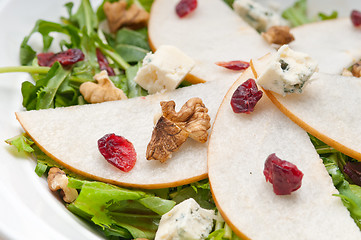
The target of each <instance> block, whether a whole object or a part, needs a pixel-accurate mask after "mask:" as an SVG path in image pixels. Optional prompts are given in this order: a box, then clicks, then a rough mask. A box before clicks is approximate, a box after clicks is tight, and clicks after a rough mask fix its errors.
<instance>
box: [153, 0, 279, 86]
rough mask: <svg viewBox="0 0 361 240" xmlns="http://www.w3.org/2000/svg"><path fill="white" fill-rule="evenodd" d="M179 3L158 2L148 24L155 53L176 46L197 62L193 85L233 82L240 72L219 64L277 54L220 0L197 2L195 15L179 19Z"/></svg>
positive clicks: (171, 0) (191, 80)
mask: <svg viewBox="0 0 361 240" xmlns="http://www.w3.org/2000/svg"><path fill="white" fill-rule="evenodd" d="M178 2H179V0H156V1H155V2H154V3H153V5H152V9H151V13H150V19H149V24H148V34H149V42H150V45H151V48H152V49H153V50H156V49H158V48H159V47H160V46H161V45H173V46H175V47H177V48H179V49H180V50H181V51H183V52H184V53H185V54H187V55H188V56H190V57H191V58H193V59H194V60H195V61H196V66H195V67H194V69H193V70H192V71H191V72H190V74H188V76H187V80H188V81H190V82H194V83H197V82H204V81H213V80H217V79H224V78H233V79H234V80H236V79H237V77H238V76H239V75H240V73H239V72H237V71H232V70H228V69H225V68H223V67H220V66H218V65H216V62H222V61H226V62H228V61H232V60H243V61H250V59H252V58H259V57H261V56H263V55H264V54H266V53H268V52H272V51H274V49H272V48H271V47H270V46H269V45H268V43H266V42H265V41H264V40H263V39H262V37H261V36H260V35H259V34H258V33H257V32H256V30H254V29H253V28H252V27H250V26H249V25H248V24H247V23H246V22H244V21H243V20H242V19H241V18H240V17H239V16H238V15H237V14H236V13H234V12H233V10H232V9H231V8H230V7H228V6H227V5H226V4H225V3H224V2H223V1H221V0H198V6H197V8H196V9H195V11H194V12H192V13H190V14H189V15H188V16H186V17H184V18H179V17H178V16H177V14H176V12H175V6H176V4H177V3H178Z"/></svg>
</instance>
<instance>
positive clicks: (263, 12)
mask: <svg viewBox="0 0 361 240" xmlns="http://www.w3.org/2000/svg"><path fill="white" fill-rule="evenodd" d="M233 9H234V11H235V12H236V13H237V14H238V15H239V16H241V17H242V18H243V20H245V21H246V22H247V23H248V24H249V25H251V26H252V27H253V28H255V29H256V30H257V31H259V32H265V31H267V30H268V29H269V28H270V27H273V26H288V22H287V21H286V20H285V19H283V18H282V17H281V15H280V14H278V13H276V12H275V11H273V10H272V9H268V8H266V7H264V6H262V5H261V4H259V3H257V2H255V1H253V0H236V1H234V3H233Z"/></svg>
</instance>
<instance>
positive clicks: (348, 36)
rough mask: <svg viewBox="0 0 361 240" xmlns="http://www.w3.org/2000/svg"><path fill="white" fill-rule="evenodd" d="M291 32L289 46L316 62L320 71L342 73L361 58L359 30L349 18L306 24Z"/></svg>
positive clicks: (360, 30) (360, 35) (360, 33)
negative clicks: (291, 40)
mask: <svg viewBox="0 0 361 240" xmlns="http://www.w3.org/2000/svg"><path fill="white" fill-rule="evenodd" d="M291 32H292V34H293V35H294V37H295V41H293V42H291V43H290V44H289V45H290V47H291V48H292V49H293V50H295V51H300V52H304V53H307V54H309V55H310V56H311V57H312V58H313V59H315V60H316V61H318V63H319V69H320V72H323V73H330V74H341V73H342V70H343V69H344V68H348V67H350V66H351V65H352V64H354V63H355V62H357V61H359V60H360V59H361V41H360V39H361V29H360V28H356V27H354V26H353V25H352V22H351V20H350V18H341V19H334V20H327V21H321V22H316V23H311V24H306V25H302V26H300V27H297V28H294V29H292V31H291Z"/></svg>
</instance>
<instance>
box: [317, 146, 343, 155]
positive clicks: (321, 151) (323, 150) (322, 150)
mask: <svg viewBox="0 0 361 240" xmlns="http://www.w3.org/2000/svg"><path fill="white" fill-rule="evenodd" d="M316 151H317V153H318V154H326V153H337V152H338V151H337V150H336V149H334V148H332V147H329V146H324V147H318V148H316Z"/></svg>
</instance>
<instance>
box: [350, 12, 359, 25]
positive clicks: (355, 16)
mask: <svg viewBox="0 0 361 240" xmlns="http://www.w3.org/2000/svg"><path fill="white" fill-rule="evenodd" d="M351 21H352V24H353V25H354V26H355V27H359V26H361V12H360V11H357V10H353V11H352V12H351Z"/></svg>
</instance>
